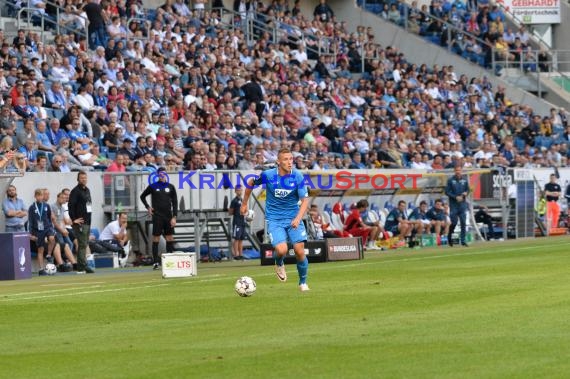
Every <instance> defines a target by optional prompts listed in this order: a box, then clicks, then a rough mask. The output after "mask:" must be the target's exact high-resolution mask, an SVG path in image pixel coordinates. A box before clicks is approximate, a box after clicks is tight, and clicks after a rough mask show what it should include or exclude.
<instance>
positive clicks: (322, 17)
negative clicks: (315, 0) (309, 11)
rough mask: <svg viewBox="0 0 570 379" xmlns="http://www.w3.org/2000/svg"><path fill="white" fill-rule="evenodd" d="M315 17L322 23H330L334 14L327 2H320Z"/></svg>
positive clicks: (324, 0)
mask: <svg viewBox="0 0 570 379" xmlns="http://www.w3.org/2000/svg"><path fill="white" fill-rule="evenodd" d="M313 16H315V18H316V19H317V20H319V21H321V22H330V21H332V19H333V17H334V12H333V10H332V8H331V7H330V6H329V5H328V4H327V1H326V0H319V4H318V5H317V6H316V7H315V10H314V12H313Z"/></svg>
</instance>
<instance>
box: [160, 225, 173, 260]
mask: <svg viewBox="0 0 570 379" xmlns="http://www.w3.org/2000/svg"><path fill="white" fill-rule="evenodd" d="M162 233H163V234H164V239H165V240H166V252H167V253H169V254H170V253H174V243H175V242H174V228H173V227H172V224H171V223H170V219H167V218H165V219H164V224H163V228H162Z"/></svg>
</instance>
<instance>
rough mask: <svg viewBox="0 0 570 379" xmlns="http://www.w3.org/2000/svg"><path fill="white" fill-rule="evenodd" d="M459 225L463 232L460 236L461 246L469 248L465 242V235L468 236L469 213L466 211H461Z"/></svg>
mask: <svg viewBox="0 0 570 379" xmlns="http://www.w3.org/2000/svg"><path fill="white" fill-rule="evenodd" d="M459 225H460V227H461V232H460V234H459V241H460V242H461V245H463V246H467V243H466V242H465V234H466V230H467V212H466V210H461V211H460V212H459Z"/></svg>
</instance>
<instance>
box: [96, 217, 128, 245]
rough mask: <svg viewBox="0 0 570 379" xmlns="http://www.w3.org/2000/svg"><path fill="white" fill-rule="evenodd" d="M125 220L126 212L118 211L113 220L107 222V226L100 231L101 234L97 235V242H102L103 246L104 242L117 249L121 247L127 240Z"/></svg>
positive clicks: (126, 219)
mask: <svg viewBox="0 0 570 379" xmlns="http://www.w3.org/2000/svg"><path fill="white" fill-rule="evenodd" d="M127 221H128V217H127V214H126V213H123V212H121V213H119V215H118V216H117V219H116V220H115V221H111V222H110V223H108V224H107V226H105V228H104V229H103V231H102V232H101V235H100V236H99V243H100V242H103V243H104V244H102V245H103V246H105V247H107V246H106V244H110V245H113V246H114V247H116V248H118V249H122V248H123V246H125V245H126V244H127V242H129V236H128V234H127ZM109 250H112V249H109ZM112 251H113V250H112Z"/></svg>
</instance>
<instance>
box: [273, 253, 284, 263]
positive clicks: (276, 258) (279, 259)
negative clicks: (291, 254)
mask: <svg viewBox="0 0 570 379" xmlns="http://www.w3.org/2000/svg"><path fill="white" fill-rule="evenodd" d="M275 264H276V265H277V266H283V265H284V264H285V256H282V257H281V258H279V257H278V256H277V253H275Z"/></svg>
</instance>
